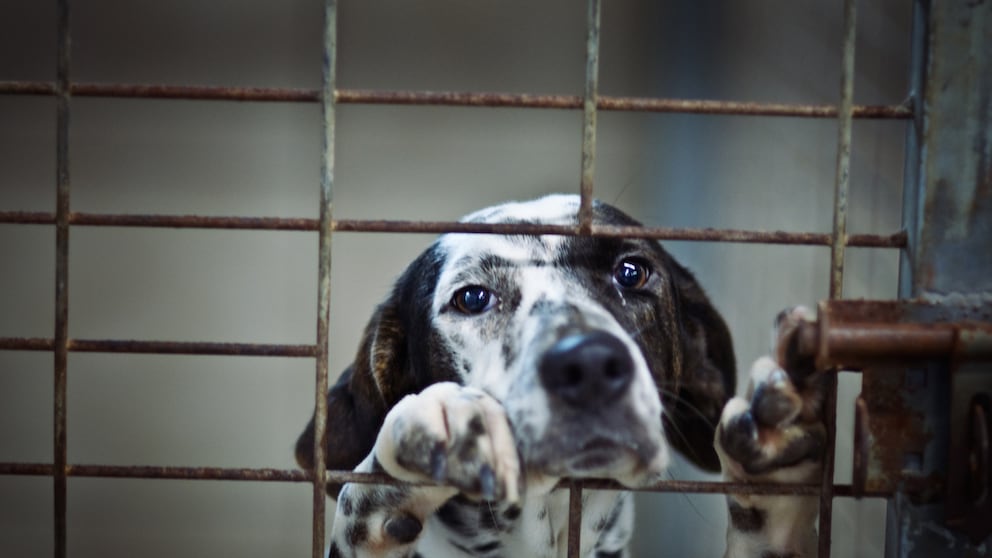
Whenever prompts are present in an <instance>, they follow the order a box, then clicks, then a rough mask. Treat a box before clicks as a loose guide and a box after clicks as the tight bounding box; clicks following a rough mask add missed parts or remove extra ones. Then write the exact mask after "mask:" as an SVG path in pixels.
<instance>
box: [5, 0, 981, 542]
mask: <svg viewBox="0 0 992 558" xmlns="http://www.w3.org/2000/svg"><path fill="white" fill-rule="evenodd" d="M601 3H602V2H601V0H589V1H588V6H587V10H588V11H587V23H588V26H587V33H586V74H585V75H586V78H585V92H584V95H582V96H570V95H533V94H503V93H475V92H473V93H467V92H419V91H373V90H349V89H339V88H337V87H336V78H335V62H336V55H337V49H336V36H337V35H336V34H337V19H336V18H337V15H336V12H337V2H336V0H327V1H326V4H325V12H324V15H325V20H324V43H323V53H322V54H323V85H322V87H321V88H320V89H319V90H299V89H274V88H228V87H199V86H195V87H194V86H174V85H132V84H103V83H79V82H74V81H72V80H71V79H70V61H69V52H70V49H69V36H70V29H69V4H70V2H69V0H58V2H57V4H58V8H57V21H58V69H57V79H56V80H55V81H54V82H10V81H8V82H0V94H7V95H41V96H53V97H54V98H55V100H56V111H57V136H56V138H57V158H56V165H57V173H56V176H57V205H56V210H55V211H54V212H18V211H6V212H0V223H13V224H40V225H46V226H52V227H54V229H55V232H56V293H55V304H56V320H55V332H54V335H53V336H52V337H50V338H11V337H8V338H0V350H19V351H46V352H51V353H53V354H54V363H55V364H54V375H55V376H54V377H55V394H54V410H55V411H54V412H55V432H54V438H53V443H54V462H53V463H0V475H35V476H37V475H41V476H48V477H51V478H52V481H53V482H54V494H55V508H54V512H55V513H54V522H55V556H56V557H65V556H66V554H67V546H66V509H67V495H66V484H67V478H68V477H70V476H76V477H118V478H119V477H127V478H163V479H224V480H240V481H275V482H293V483H311V484H312V485H313V543H312V544H313V546H312V548H313V556H314V558H319V557H320V556H323V552H324V548H325V533H324V519H325V511H326V510H325V502H326V496H325V494H326V487H327V485H328V484H333V483H343V482H374V483H389V482H395V481H392V480H391V479H389V478H386V477H385V476H383V475H372V474H358V473H353V472H350V471H326V470H325V468H324V448H323V446H322V445H321V444H320V443H319V441H320V440H322V439H323V429H324V424H325V420H326V413H327V408H326V401H325V398H324V396H323V394H325V393H326V391H327V388H328V350H327V344H328V324H329V320H330V318H331V316H330V308H329V297H330V289H331V284H330V271H331V255H330V241H331V237H332V235H334V233H336V232H343V231H352V232H410V233H414V232H415V233H424V232H429V233H443V232H462V233H478V234H503V233H515V234H556V235H594V236H620V237H640V238H650V239H663V240H690V241H711V242H735V243H763V244H795V245H819V246H829V247H830V283H829V284H830V298H831V299H839V298H841V296H842V292H841V289H842V284H843V278H844V261H845V259H844V253H845V248H846V247H848V246H860V247H873V248H884V249H893V250H911V249H914V246H913V245H912V241H913V238H914V236H913V231H912V230H901V231H894V232H892V233H891V234H884V235H878V234H856V233H849V232H848V230H847V213H848V207H847V206H848V180H849V165H850V157H851V129H852V121H853V119H856V118H859V119H897V120H904V121H907V122H909V123H911V124H912V122H913V121H914V119H917V121H918V120H919V119H920V118H921V110H922V108H921V107H922V105H921V100H922V97H921V95H922V93H923V91H922V90H921V89H920V88H922V87H923V85H924V82H923V81H922V79H923V76H922V72H923V67H924V60H925V59H926V58H927V54H928V52H930V50H932V49H933V48H934V46H933V45H932V44H928V43H927V40H928V37H932V36H933V35H932V34H930V33H928V32H927V25H928V21H929V19H928V18H930V17H931V15H930V7H929V5H928V3H926V2H922V1H921V2H918V5H917V13H916V19H917V22H916V29H915V31H914V37H913V43H914V47H913V48H914V51H915V52H916V58H917V60H916V62H915V64H916V66H917V67H916V68H915V70H914V71H915V72H916V76H915V78H914V82H915V85H914V88H915V90H914V91H911V92H910V93H911V95H910V98H909V100H908V101H907V102H906V103H905V104H901V105H893V106H859V105H855V104H854V102H853V80H854V55H855V22H856V7H855V0H845V2H844V4H843V10H844V33H843V44H842V45H838V47H839V48H842V50H843V56H842V68H841V69H842V74H841V75H842V79H841V84H840V91H839V96H838V102H837V104H836V105H803V104H766V103H750V102H734V101H704V100H693V99H664V98H631V97H611V96H606V95H600V94H599V93H598V73H599V35H600V10H601ZM958 4H961V3H960V2H959V3H958ZM988 11H989V10H987V9H985V10H984V17H986V18H988V19H990V20H992V16H990V15H989V14H988ZM986 29H987V27H986ZM979 39H980V38H979ZM942 55H944V56H948V55H949V54H948V53H946V52H945V53H943V54H942ZM987 81H988V80H986V82H987ZM985 91H986V92H987V91H988V89H986V90H985ZM74 97H129V98H169V99H201V100H217V101H256V102H265V101H278V102H293V103H321V105H322V107H323V117H324V120H323V126H322V129H323V138H324V143H323V157H322V170H321V176H322V180H321V183H320V216H319V218H317V219H306V218H276V217H231V216H208V215H182V216H174V215H149V214H140V215H139V214H102V213H81V212H75V211H72V209H71V206H70V203H69V197H70V184H71V182H70V177H69V113H70V105H69V101H70V99H71V98H74ZM986 102H987V101H986ZM349 103H354V104H394V105H395V104H404V105H445V106H466V107H532V108H538V109H565V110H581V111H582V114H583V134H582V159H581V160H582V166H581V185H580V193H581V208H580V211H579V224H578V226H576V227H568V226H549V225H485V224H466V223H456V222H425V221H381V220H336V219H334V217H333V215H332V210H331V208H332V199H333V186H334V165H335V161H334V147H335V107H336V105H338V104H349ZM986 107H987V106H986ZM600 111H647V112H680V113H705V114H716V115H760V116H790V117H799V118H819V119H836V120H837V122H838V136H837V158H836V169H835V177H836V178H835V195H834V206H833V210H832V214H833V230H832V232H831V233H813V232H786V231H771V232H767V231H765V232H763V231H754V230H732V229H685V228H664V227H614V226H601V225H596V224H593V223H592V222H591V211H590V208H591V200H592V197H593V193H594V185H593V175H594V169H595V164H596V137H597V125H596V122H597V114H598V113H599V112H600ZM911 135H912V134H911ZM910 144H911V145H910V150H911V152H910V159H912V158H914V157H917V156H918V152H919V150H920V149H921V146H920V145H918V144H917V143H915V142H913V141H911V142H910ZM986 164H987V163H986ZM907 168H909V167H908V166H907ZM986 168H987V167H986ZM985 184H986V187H987V185H988V182H987V178H986V183H985ZM908 187H909V186H907V188H908ZM986 197H987V192H986ZM86 226H100V227H168V228H211V229H240V230H294V231H310V232H314V233H317V235H318V236H319V239H320V240H319V254H318V257H319V267H318V270H319V281H318V288H319V295H318V323H317V336H316V342H315V343H314V344H307V345H279V344H241V343H212V342H197V341H193V342H164V341H152V340H120V339H74V338H70V337H69V335H68V329H67V317H68V313H69V300H68V294H67V287H66V285H67V282H68V280H67V277H68V274H69V244H68V241H69V235H70V231H71V230H72V229H73V228H74V227H86ZM909 227H910V225H907V228H909ZM70 351H78V352H115V353H157V354H195V355H243V356H283V357H301V358H311V359H314V361H315V366H316V379H315V394H316V397H315V401H316V417H317V418H316V424H317V432H316V435H315V436H314V438H315V440H317V441H318V443H317V444H316V445H315V448H314V455H315V462H316V464H317V465H316V469H315V470H314V471H312V472H311V471H301V470H296V469H289V470H282V469H237V468H186V467H159V466H137V467H127V466H101V465H79V464H73V463H69V462H68V459H67V437H66V421H67V418H66V392H67V382H66V377H67V374H66V373H67V358H68V353H69V352H70ZM835 398H836V380H834V384H833V390H832V391H831V395H830V399H829V402H828V404H827V406H826V409H827V414H828V416H827V424H828V435H829V440H830V444H829V447H828V449H827V452H826V460H825V467H824V470H823V477H822V481H821V482H820V483H817V484H811V485H739V484H733V485H732V484H725V483H710V482H688V481H669V482H661V483H658V484H657V485H654V486H652V487H649V488H647V489H646V490H649V491H658V492H670V491H688V492H707V493H751V494H793V495H798V494H802V495H817V496H818V497H819V502H820V515H819V533H820V537H819V541H820V542H819V544H820V547H819V556H821V557H826V556H829V555H830V546H831V515H832V514H831V510H832V504H833V501H834V498H835V497H849V496H855V495H862V494H864V493H865V492H864V491H863V487H862V489H857V488H856V487H852V486H851V485H835V484H834V482H833V476H834V467H833V464H834V437H835V407H836V405H835ZM611 487H615V485H613V484H612V483H609V482H604V481H596V480H582V481H567V482H563V486H562V488H564V489H567V490H569V493H570V506H569V526H570V528H569V539H568V555H569V556H577V555H578V550H579V544H578V543H579V541H578V537H579V529H577V528H575V526H577V525H578V524H579V521H580V518H581V494H582V491H583V490H584V489H596V488H611ZM879 495H885V496H890V495H891V493H889V492H884V493H880V494H879Z"/></svg>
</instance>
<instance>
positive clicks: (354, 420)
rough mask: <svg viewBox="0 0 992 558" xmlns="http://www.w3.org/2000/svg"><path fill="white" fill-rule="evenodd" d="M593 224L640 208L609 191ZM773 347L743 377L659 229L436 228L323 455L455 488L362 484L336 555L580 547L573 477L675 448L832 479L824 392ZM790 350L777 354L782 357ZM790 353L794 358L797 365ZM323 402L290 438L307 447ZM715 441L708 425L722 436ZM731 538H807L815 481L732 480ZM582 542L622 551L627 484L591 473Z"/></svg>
mask: <svg viewBox="0 0 992 558" xmlns="http://www.w3.org/2000/svg"><path fill="white" fill-rule="evenodd" d="M578 206H579V200H578V197H577V196H567V195H553V196H548V197H545V198H541V199H538V200H535V201H531V202H525V203H507V204H504V205H500V206H496V207H492V208H488V209H484V210H481V211H479V212H476V213H473V214H472V215H469V216H468V217H466V218H465V220H466V221H470V222H486V223H536V222H540V223H550V224H573V225H574V224H575V223H576V215H577V211H578ZM593 209H594V220H595V222H597V223H603V224H617V225H636V224H637V222H636V221H634V220H633V219H631V218H630V217H628V216H627V215H625V214H623V213H622V212H620V211H619V210H617V209H615V208H613V207H611V206H608V205H605V204H601V203H596V204H595V205H594V208H593ZM801 319H803V317H802V313H801V312H798V311H796V312H789V313H785V314H783V316H782V317H781V319H780V324H779V331H780V335H781V336H782V337H783V339H786V342H781V343H778V346H779V347H780V348H781V351H780V354H778V355H776V356H777V357H778V358H776V359H772V358H764V359H761V360H759V361H758V362H757V363H756V364H755V366H754V368H753V370H752V378H751V380H752V385H751V386H750V387H749V389H748V393H747V398H746V399H741V398H734V399H731V397H732V395H733V394H734V391H735V388H734V386H735V378H736V371H735V360H734V353H733V347H732V345H731V338H730V334H729V332H728V330H727V326H726V325H725V324H724V321H723V319H722V318H721V317H720V315H719V314H718V313H717V312H716V310H715V309H714V308H713V307H712V305H711V304H710V302H709V300H708V299H707V297H706V295H705V294H704V292H703V290H702V289H701V288H700V286H699V284H697V282H696V280H695V279H694V278H693V276H692V274H691V273H689V271H687V270H686V269H685V268H684V267H682V266H681V265H680V264H679V263H678V262H676V261H675V260H674V259H673V258H672V257H671V256H670V255H669V254H668V253H667V252H665V250H664V249H662V247H661V246H660V245H659V244H658V243H657V242H652V241H646V240H635V239H619V238H592V237H565V236H540V237H535V236H498V235H470V234H447V235H443V236H441V237H440V238H439V239H438V240H437V241H436V242H435V243H434V244H433V245H431V246H430V247H429V248H428V249H427V250H426V251H425V252H424V253H423V254H422V255H421V256H420V257H419V258H417V259H416V260H415V261H414V262H413V263H412V264H411V265H410V266H409V268H407V270H406V272H405V273H404V274H403V275H402V277H400V279H399V280H398V282H397V283H396V286H395V288H394V290H393V292H392V294H391V295H390V296H389V298H388V299H387V300H386V301H385V302H384V303H382V304H381V305H380V306H379V308H378V309H377V310H376V312H375V315H374V316H373V317H372V319H371V321H370V322H369V324H368V326H367V328H366V331H365V336H364V341H363V342H362V345H361V347H360V349H359V351H358V355H357V357H356V359H355V362H354V364H353V365H352V366H351V367H350V368H349V369H348V370H346V371H345V373H344V374H343V375H342V376H341V378H340V380H339V381H338V382H337V384H336V385H335V386H334V387H333V388H332V389H331V390H330V392H329V393H328V421H327V443H326V447H327V466H328V468H330V469H354V470H356V471H372V472H382V471H384V472H386V473H388V474H389V475H391V476H393V477H395V478H397V479H400V480H403V481H410V482H421V483H423V482H424V481H433V482H440V483H443V484H444V485H445V486H424V485H420V486H413V485H401V486H376V485H368V484H348V485H345V486H344V487H343V488H341V490H340V493H338V494H332V496H336V497H337V511H336V516H335V522H334V526H333V530H332V534H331V544H330V552H329V556H331V557H338V556H347V557H352V556H382V557H400V556H403V557H411V556H414V557H415V556H421V557H424V558H437V557H448V556H488V557H494V556H502V557H559V556H564V555H565V547H566V541H565V538H566V536H567V534H566V532H567V523H566V520H567V517H568V509H567V508H568V492H567V491H565V490H552V489H553V488H554V487H555V485H556V484H557V482H558V481H559V480H560V479H562V478H566V477H570V478H578V477H597V478H607V479H613V480H616V481H618V482H619V483H620V484H622V485H624V486H628V487H638V486H643V485H646V484H650V483H652V482H656V481H658V480H661V479H662V476H663V474H664V472H665V468H666V466H667V464H668V462H669V458H670V453H669V452H670V450H671V449H672V448H674V449H675V450H678V451H679V452H681V453H682V454H683V455H685V456H686V457H687V458H688V459H690V460H691V461H693V462H694V463H696V464H697V465H699V466H700V467H702V468H704V469H707V470H713V471H715V470H718V469H720V468H721V465H722V468H723V471H724V475H725V477H726V478H728V479H730V480H735V481H754V482H779V481H784V482H803V481H811V480H813V479H815V478H817V475H818V474H819V469H820V465H819V457H820V453H821V447H822V441H823V438H824V435H823V426H822V424H821V423H820V420H819V416H820V412H819V411H820V408H819V406H820V400H821V395H820V393H821V391H822V390H821V389H820V386H819V382H818V381H817V379H818V378H819V377H820V376H821V375H818V374H813V370H812V367H811V366H810V363H806V362H801V361H799V359H796V358H792V357H791V353H790V351H789V347H790V344H789V343H788V342H787V340H788V339H789V332H790V331H791V330H794V329H795V325H796V323H798V320H801ZM779 363H782V364H783V365H784V366H779ZM785 370H788V372H785ZM313 431H314V429H313V421H312V420H311V423H310V425H309V426H308V427H307V429H306V430H305V431H304V432H303V434H302V435H301V436H300V438H299V440H298V442H297V448H296V456H297V460H298V462H299V463H300V465H301V466H302V467H304V468H312V466H313V452H312V448H313V436H314V434H313ZM714 440H715V442H716V443H715V444H714ZM728 505H729V511H730V527H729V532H728V537H727V540H728V550H727V555H728V556H748V557H751V556H753V557H764V558H771V557H785V556H789V557H798V556H811V555H812V553H813V547H814V546H815V537H816V535H815V532H814V529H813V523H814V518H815V513H816V503H815V499H812V498H795V497H767V496H766V497H746V496H729V497H728ZM582 509H583V514H582V532H581V552H580V555H581V556H595V557H600V558H606V557H619V556H625V553H626V550H625V549H626V546H627V543H628V541H629V539H630V537H631V526H632V520H633V508H632V500H631V497H630V495H629V493H626V492H618V491H587V492H585V493H584V495H583V500H582Z"/></svg>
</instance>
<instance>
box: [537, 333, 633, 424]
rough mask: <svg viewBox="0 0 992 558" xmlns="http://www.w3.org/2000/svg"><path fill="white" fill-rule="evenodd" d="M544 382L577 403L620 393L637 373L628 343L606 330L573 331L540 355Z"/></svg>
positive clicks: (553, 391) (600, 400)
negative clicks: (579, 332) (578, 333)
mask: <svg viewBox="0 0 992 558" xmlns="http://www.w3.org/2000/svg"><path fill="white" fill-rule="evenodd" d="M538 372H539V373H540V376H541V384H542V385H544V389H545V390H547V392H548V393H550V394H552V395H555V396H557V397H559V398H561V399H562V400H563V401H565V402H566V403H569V404H570V405H574V406H589V405H596V404H601V403H605V402H607V401H610V400H612V399H615V398H617V397H618V396H620V395H621V394H622V393H623V392H624V391H625V390H626V389H627V386H628V385H630V380H631V379H632V378H633V376H634V361H633V359H632V358H631V357H630V352H629V351H628V350H627V347H626V345H624V344H623V342H622V341H620V339H617V338H616V337H615V336H613V335H610V334H609V333H606V332H605V331H594V332H591V333H583V334H580V335H571V336H569V337H565V338H564V339H561V340H560V341H558V342H557V343H555V344H554V345H553V346H552V347H551V349H550V350H548V352H546V353H545V354H544V356H543V357H541V362H540V365H539V368H538Z"/></svg>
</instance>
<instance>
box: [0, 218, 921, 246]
mask: <svg viewBox="0 0 992 558" xmlns="http://www.w3.org/2000/svg"><path fill="white" fill-rule="evenodd" d="M54 222H55V215H54V214H53V213H46V212H31V211H0V224H4V223H6V224H32V225H50V224H53V223H54ZM69 224H71V225H79V226H103V227H162V228H176V229H190V228H194V229H243V230H281V231H319V230H320V228H321V227H320V220H319V219H312V218H307V217H235V216H206V215H148V214H124V215H120V214H117V215H115V214H100V213H79V212H72V213H70V214H69ZM331 230H332V231H334V232H379V233H424V234H441V233H451V232H455V233H465V234H557V235H564V236H575V235H578V234H580V231H579V230H578V228H577V227H571V226H564V225H541V224H534V223H520V224H512V223H461V222H456V221H405V220H363V219H340V220H332V221H331ZM590 235H592V236H606V237H625V238H646V239H652V240H677V241H700V242H737V243H748V244H792V245H808V246H830V245H831V243H832V241H833V238H832V235H831V234H829V233H813V232H789V231H751V230H740V229H713V228H678V227H629V226H613V225H597V224H593V225H592V229H591V232H590ZM844 242H845V244H846V245H847V246H854V247H860V248H905V247H906V232H905V231H899V232H896V233H892V234H850V235H847V236H846V238H845V239H844Z"/></svg>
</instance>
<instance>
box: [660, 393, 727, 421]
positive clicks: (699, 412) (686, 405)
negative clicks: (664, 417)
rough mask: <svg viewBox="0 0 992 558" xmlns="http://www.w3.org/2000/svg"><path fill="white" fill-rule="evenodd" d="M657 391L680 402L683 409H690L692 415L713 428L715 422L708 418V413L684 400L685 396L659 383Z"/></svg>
mask: <svg viewBox="0 0 992 558" xmlns="http://www.w3.org/2000/svg"><path fill="white" fill-rule="evenodd" d="M658 391H660V392H661V393H662V394H664V395H667V396H668V397H670V398H671V400H672V401H675V402H678V403H680V404H681V405H682V406H683V407H684V408H685V409H688V410H690V411H692V413H693V414H694V415H696V416H697V417H699V418H700V419H702V420H703V422H705V423H706V425H707V426H711V427H714V428H715V427H716V423H714V422H713V420H712V419H710V417H709V415H707V414H706V413H704V412H703V411H702V410H701V409H700V408H699V407H697V406H695V405H693V404H692V403H689V401H688V400H686V399H685V398H683V397H679V395H678V394H677V393H675V392H673V391H672V390H670V389H665V388H664V387H661V385H659V387H658ZM665 412H666V413H667V412H668V410H667V409H666V410H665ZM669 418H671V419H672V420H674V419H675V417H672V416H669Z"/></svg>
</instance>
